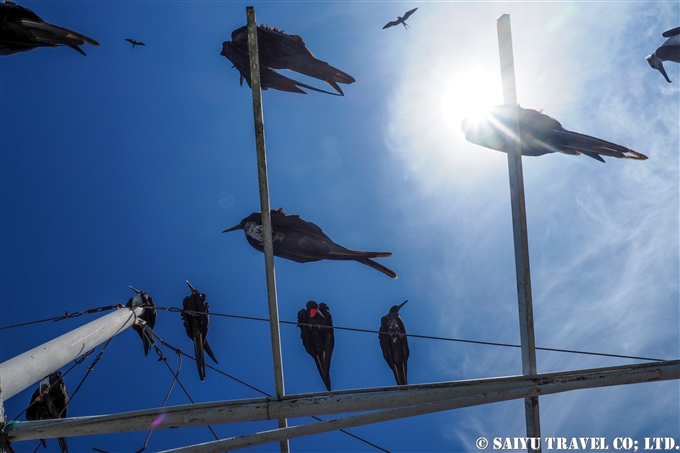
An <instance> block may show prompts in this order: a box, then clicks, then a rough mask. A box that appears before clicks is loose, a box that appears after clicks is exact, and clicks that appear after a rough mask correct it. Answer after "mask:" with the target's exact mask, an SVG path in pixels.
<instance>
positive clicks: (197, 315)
mask: <svg viewBox="0 0 680 453" xmlns="http://www.w3.org/2000/svg"><path fill="white" fill-rule="evenodd" d="M187 285H189V288H190V289H191V295H190V296H187V297H185V298H184V302H183V303H182V307H183V308H184V310H185V311H182V319H184V328H185V329H186V332H187V335H188V336H189V338H191V339H192V340H193V342H194V354H195V355H196V366H197V367H198V377H200V378H201V381H205V355H204V354H203V352H204V351H205V352H207V353H208V355H209V356H210V358H211V359H212V360H213V362H215V363H217V359H216V358H215V355H214V354H213V352H212V349H210V345H209V344H208V339H207V337H208V327H209V326H210V318H209V317H208V303H207V302H206V301H205V299H206V296H205V294H203V293H201V292H199V291H198V290H197V289H196V288H194V287H193V286H191V283H189V281H187ZM190 312H191V313H190Z"/></svg>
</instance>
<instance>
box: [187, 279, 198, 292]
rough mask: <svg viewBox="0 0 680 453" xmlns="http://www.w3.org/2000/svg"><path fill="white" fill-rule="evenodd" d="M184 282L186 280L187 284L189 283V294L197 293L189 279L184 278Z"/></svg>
mask: <svg viewBox="0 0 680 453" xmlns="http://www.w3.org/2000/svg"><path fill="white" fill-rule="evenodd" d="M186 282H187V285H189V288H190V289H191V294H198V291H197V290H196V288H194V287H193V286H191V283H189V280H186Z"/></svg>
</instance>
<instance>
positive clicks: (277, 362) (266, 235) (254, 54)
mask: <svg viewBox="0 0 680 453" xmlns="http://www.w3.org/2000/svg"><path fill="white" fill-rule="evenodd" d="M246 16H247V19H248V25H247V30H248V54H249V56H250V85H251V91H252V93H253V117H254V120H255V145H256V148H257V176H258V180H259V184H260V211H261V218H262V236H263V249H264V262H265V271H266V278H267V300H268V305H269V328H270V331H271V339H272V356H273V360H274V386H275V389H276V396H278V397H279V398H280V397H282V396H283V395H285V388H284V384H283V359H282V357H281V334H280V332H279V306H278V302H277V299H276V275H275V273H274V245H273V243H272V227H271V213H270V205H269V179H268V176H267V152H266V148H265V140H264V114H263V111H262V89H261V84H260V57H259V52H258V47H257V21H256V19H255V8H253V7H252V6H248V7H246ZM286 426H288V422H287V420H286V419H280V420H279V428H285V427H286ZM288 451H289V446H288V441H287V440H285V441H281V453H288Z"/></svg>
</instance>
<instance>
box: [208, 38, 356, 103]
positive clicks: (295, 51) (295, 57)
mask: <svg viewBox="0 0 680 453" xmlns="http://www.w3.org/2000/svg"><path fill="white" fill-rule="evenodd" d="M257 45H258V54H259V57H260V79H261V81H260V82H261V83H260V84H261V87H262V89H263V90H266V89H267V88H273V89H276V90H281V91H289V92H293V93H304V91H302V90H301V89H300V88H299V87H303V88H307V89H310V90H314V91H318V92H321V93H327V94H335V93H330V92H328V91H324V90H320V89H318V88H314V87H312V86H309V85H305V84H303V83H300V82H297V81H295V80H293V79H290V78H288V77H285V76H283V75H281V74H279V73H277V72H276V71H275V70H276V69H290V70H291V71H296V72H299V73H301V74H304V75H307V76H310V77H314V78H316V79H319V80H323V81H324V82H326V83H327V84H329V85H330V86H332V87H333V88H334V89H335V90H336V91H337V92H338V95H340V96H344V93H343V92H342V89H340V87H339V86H338V83H346V84H349V83H354V82H355V80H354V78H353V77H352V76H350V75H349V74H347V73H345V72H343V71H341V70H339V69H337V68H334V67H333V66H331V65H329V64H328V63H326V62H325V61H321V60H319V59H317V58H316V57H315V56H314V55H313V54H312V53H311V52H310V51H309V49H307V46H306V45H305V42H304V41H303V40H302V38H301V37H300V36H298V35H288V34H286V33H284V32H283V31H280V30H278V29H277V28H276V27H268V26H266V25H260V26H258V27H257ZM221 55H224V56H225V57H227V59H229V61H231V62H232V64H233V65H234V67H235V68H236V69H238V71H239V73H240V75H241V78H240V83H241V84H243V80H244V79H245V80H246V82H247V83H248V86H250V84H251V79H250V63H249V61H250V60H249V57H248V55H249V52H248V31H247V27H241V28H238V29H236V30H234V31H233V32H232V34H231V41H225V42H224V43H223V44H222V52H221Z"/></svg>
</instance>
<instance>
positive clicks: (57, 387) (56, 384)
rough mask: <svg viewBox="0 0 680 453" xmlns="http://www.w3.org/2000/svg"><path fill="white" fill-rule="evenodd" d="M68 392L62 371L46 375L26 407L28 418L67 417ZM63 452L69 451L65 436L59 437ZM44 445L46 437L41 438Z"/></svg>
mask: <svg viewBox="0 0 680 453" xmlns="http://www.w3.org/2000/svg"><path fill="white" fill-rule="evenodd" d="M67 405H68V393H66V385H64V380H63V379H62V377H61V371H55V372H54V373H52V374H50V375H49V376H46V377H45V378H44V379H43V380H42V381H41V382H40V386H39V387H38V388H37V389H36V391H35V392H33V396H31V404H30V405H29V406H28V409H26V420H31V421H33V420H51V419H53V418H66V412H67V410H66V409H67V407H66V406H67ZM57 441H58V442H59V448H60V449H61V453H68V444H67V443H66V439H65V438H63V437H59V438H57ZM40 442H41V443H42V445H43V447H45V448H47V446H46V444H45V439H40Z"/></svg>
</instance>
